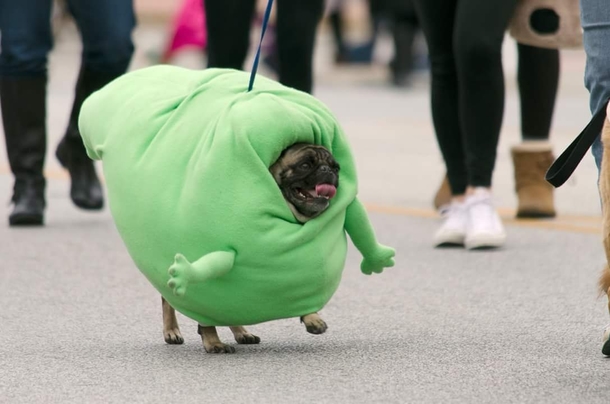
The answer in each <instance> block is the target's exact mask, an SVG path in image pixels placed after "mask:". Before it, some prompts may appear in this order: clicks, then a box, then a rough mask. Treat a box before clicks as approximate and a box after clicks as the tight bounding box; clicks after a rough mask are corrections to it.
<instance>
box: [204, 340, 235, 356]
mask: <svg viewBox="0 0 610 404" xmlns="http://www.w3.org/2000/svg"><path fill="white" fill-rule="evenodd" d="M203 348H204V349H205V351H206V352H207V353H235V348H233V347H232V346H231V345H227V344H223V343H222V342H214V343H211V344H206V343H204V344H203Z"/></svg>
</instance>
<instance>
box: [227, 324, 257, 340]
mask: <svg viewBox="0 0 610 404" xmlns="http://www.w3.org/2000/svg"><path fill="white" fill-rule="evenodd" d="M229 328H230V329H231V332H232V333H233V336H234V337H235V341H237V343H238V344H258V343H259V342H261V339H260V338H259V337H257V336H256V335H254V334H251V333H250V332H248V330H246V329H245V328H244V327H229Z"/></svg>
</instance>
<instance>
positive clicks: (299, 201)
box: [162, 143, 340, 353]
mask: <svg viewBox="0 0 610 404" xmlns="http://www.w3.org/2000/svg"><path fill="white" fill-rule="evenodd" d="M339 170H340V167H339V164H338V163H337V162H336V161H335V159H334V157H333V155H332V154H331V153H330V152H329V151H328V150H327V149H326V148H324V147H323V146H318V145H313V144H306V143H296V144H294V145H292V146H290V147H288V148H286V149H285V150H284V151H283V152H282V154H281V155H280V157H279V158H278V159H277V161H276V162H275V163H273V165H272V166H271V167H270V169H269V171H270V173H271V175H272V176H273V178H274V179H275V182H276V183H277V185H278V187H279V188H280V191H281V192H282V195H283V197H284V200H285V201H286V203H287V204H288V207H289V208H290V210H291V212H292V214H293V215H294V217H295V218H296V220H297V221H299V222H300V223H306V222H307V221H309V220H312V219H314V218H316V217H318V216H320V215H321V214H322V213H324V211H325V210H326V209H328V207H329V206H330V200H331V199H332V198H333V197H334V196H335V195H336V193H337V188H338V187H339ZM162 309H163V337H164V339H165V342H166V343H168V344H182V343H183V342H184V339H183V338H182V335H181V333H180V328H179V326H178V321H177V319H176V312H175V310H174V308H173V307H171V306H170V305H169V303H167V301H166V300H165V299H163V298H162ZM300 321H301V323H303V324H305V329H306V330H307V332H309V333H311V334H317V335H318V334H323V333H324V332H326V330H327V329H328V326H327V325H326V322H324V320H322V318H321V317H320V315H319V314H318V313H310V314H307V315H305V316H302V317H301V318H300ZM229 328H230V329H231V332H232V333H233V336H234V337H235V341H237V343H238V344H258V343H259V342H260V338H259V337H257V336H256V335H253V334H251V333H250V332H248V331H247V330H246V329H245V328H244V327H229ZM197 332H198V334H199V335H201V339H202V341H203V346H204V348H205V350H206V352H209V353H233V352H235V348H234V347H232V346H230V345H227V344H223V343H222V342H221V341H220V338H219V337H218V333H217V332H216V327H206V326H202V325H199V326H198V329H197Z"/></svg>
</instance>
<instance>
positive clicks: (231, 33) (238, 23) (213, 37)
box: [203, 0, 256, 70]
mask: <svg viewBox="0 0 610 404" xmlns="http://www.w3.org/2000/svg"><path fill="white" fill-rule="evenodd" d="M203 3H204V7H205V18H206V30H207V40H208V44H207V47H208V49H207V54H208V67H222V68H230V69H237V70H241V69H243V65H244V61H245V60H246V56H247V55H248V49H249V47H250V27H251V25H252V19H253V17H254V9H255V6H256V0H205V1H204V2H203Z"/></svg>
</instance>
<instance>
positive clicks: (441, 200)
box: [433, 175, 451, 213]
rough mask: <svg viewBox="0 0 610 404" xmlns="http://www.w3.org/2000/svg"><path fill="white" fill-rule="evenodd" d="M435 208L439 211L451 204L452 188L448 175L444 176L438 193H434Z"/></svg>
mask: <svg viewBox="0 0 610 404" xmlns="http://www.w3.org/2000/svg"><path fill="white" fill-rule="evenodd" d="M433 204H434V209H436V210H437V211H439V212H441V213H442V212H443V210H444V209H445V208H446V207H447V206H449V205H450V204H451V188H450V187H449V180H448V179H447V175H445V177H444V178H443V182H442V183H441V186H440V188H439V189H438V191H436V195H434V201H433Z"/></svg>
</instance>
